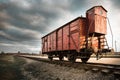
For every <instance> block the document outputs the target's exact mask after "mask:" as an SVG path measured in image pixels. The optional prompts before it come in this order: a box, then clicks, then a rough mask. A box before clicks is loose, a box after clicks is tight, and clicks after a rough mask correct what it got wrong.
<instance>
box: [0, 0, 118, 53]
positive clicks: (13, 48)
mask: <svg viewBox="0 0 120 80" xmlns="http://www.w3.org/2000/svg"><path fill="white" fill-rule="evenodd" d="M119 4H120V0H0V52H1V51H4V52H18V51H20V52H23V53H39V52H40V51H41V37H43V36H44V35H46V34H47V33H49V32H51V31H53V30H54V29H56V28H58V27H60V26H62V25H63V24H65V23H67V22H69V21H71V20H73V19H74V18H76V17H78V16H81V15H82V16H84V17H85V16H86V15H85V13H86V10H88V9H90V8H91V7H93V6H97V5H102V6H103V7H104V8H105V9H106V10H107V11H108V13H107V17H108V18H109V20H110V24H111V28H112V32H113V40H114V41H113V42H114V44H113V45H114V46H113V48H115V41H116V46H117V49H115V51H120V47H119V45H120V28H119V25H120V22H119V21H120V5H119ZM106 37H107V40H108V44H109V46H110V47H112V44H111V43H112V42H111V41H112V38H111V32H110V27H109V25H107V35H106Z"/></svg>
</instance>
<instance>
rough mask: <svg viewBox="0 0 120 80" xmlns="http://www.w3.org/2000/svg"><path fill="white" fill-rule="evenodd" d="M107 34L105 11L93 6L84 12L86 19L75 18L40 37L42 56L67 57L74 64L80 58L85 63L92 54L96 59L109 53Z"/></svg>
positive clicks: (61, 58)
mask: <svg viewBox="0 0 120 80" xmlns="http://www.w3.org/2000/svg"><path fill="white" fill-rule="evenodd" d="M106 33H107V10H106V9H105V8H104V7H103V6H94V7H92V8H90V9H89V10H87V11H86V17H77V18H76V19H74V20H72V21H70V22H68V23H66V24H65V25H63V26H61V27H59V28H58V29H56V30H54V31H52V32H51V33H49V34H47V35H45V36H44V37H42V54H47V55H48V58H49V59H50V60H53V57H54V56H56V57H59V60H63V57H67V58H68V60H69V61H71V62H75V60H76V58H80V59H81V61H82V62H84V63H86V62H87V61H88V59H89V58H90V56H91V55H92V54H93V53H94V54H96V56H97V57H99V55H102V54H103V53H107V52H110V51H111V49H110V48H109V46H108V43H107V40H106V38H105V35H106Z"/></svg>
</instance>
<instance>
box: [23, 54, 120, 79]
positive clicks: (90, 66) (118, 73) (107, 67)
mask: <svg viewBox="0 0 120 80" xmlns="http://www.w3.org/2000/svg"><path fill="white" fill-rule="evenodd" d="M21 57H24V58H29V59H32V60H37V61H42V62H46V63H50V64H56V65H60V66H65V67H71V68H76V69H84V70H85V71H88V70H91V71H92V72H93V73H97V72H101V73H102V74H104V75H107V74H114V76H115V78H116V79H118V80H119V79H120V65H113V64H101V63H90V62H88V63H82V62H75V63H72V62H69V61H59V60H53V61H50V60H49V59H44V58H38V57H32V56H21Z"/></svg>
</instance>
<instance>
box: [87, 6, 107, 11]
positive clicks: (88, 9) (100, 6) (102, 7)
mask: <svg viewBox="0 0 120 80" xmlns="http://www.w3.org/2000/svg"><path fill="white" fill-rule="evenodd" d="M95 7H102V8H103V9H104V10H105V11H106V12H107V10H106V9H105V8H104V7H103V6H101V5H99V6H94V7H92V8H90V9H88V10H87V11H86V12H88V11H89V10H91V9H93V8H95Z"/></svg>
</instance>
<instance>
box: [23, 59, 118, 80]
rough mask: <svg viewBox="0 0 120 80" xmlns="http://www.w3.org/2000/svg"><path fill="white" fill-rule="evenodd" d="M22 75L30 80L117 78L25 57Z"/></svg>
mask: <svg viewBox="0 0 120 80" xmlns="http://www.w3.org/2000/svg"><path fill="white" fill-rule="evenodd" d="M25 60H26V61H27V64H25V65H24V67H23V69H24V75H25V76H27V77H28V78H29V79H30V80H117V79H115V77H114V75H113V74H110V73H109V74H103V73H101V72H100V71H98V72H93V71H92V70H84V69H76V68H73V67H65V66H60V65H57V64H50V63H46V62H42V61H35V60H31V59H25Z"/></svg>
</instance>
